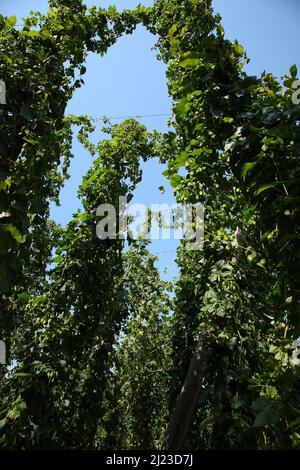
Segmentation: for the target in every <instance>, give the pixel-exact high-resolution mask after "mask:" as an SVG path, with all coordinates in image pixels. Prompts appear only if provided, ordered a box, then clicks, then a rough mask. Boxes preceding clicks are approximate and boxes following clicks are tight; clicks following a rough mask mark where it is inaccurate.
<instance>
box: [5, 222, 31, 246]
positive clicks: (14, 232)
mask: <svg viewBox="0 0 300 470" xmlns="http://www.w3.org/2000/svg"><path fill="white" fill-rule="evenodd" d="M4 230H6V231H7V232H9V233H10V234H11V236H12V237H13V238H14V239H15V240H16V241H17V242H18V243H24V241H25V239H26V237H25V236H24V235H22V234H21V232H20V231H19V230H18V229H17V227H15V226H14V225H12V224H8V225H6V226H5V227H4Z"/></svg>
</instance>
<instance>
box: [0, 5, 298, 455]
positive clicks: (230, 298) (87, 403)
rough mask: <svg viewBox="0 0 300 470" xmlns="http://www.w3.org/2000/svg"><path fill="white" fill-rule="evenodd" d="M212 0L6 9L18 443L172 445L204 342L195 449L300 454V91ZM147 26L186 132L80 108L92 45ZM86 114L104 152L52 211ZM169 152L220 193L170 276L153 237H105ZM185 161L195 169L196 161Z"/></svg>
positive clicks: (5, 295) (6, 384)
mask: <svg viewBox="0 0 300 470" xmlns="http://www.w3.org/2000/svg"><path fill="white" fill-rule="evenodd" d="M220 20H221V19H220V17H219V16H218V15H214V13H213V11H212V7H211V2H210V1H203V0H184V1H178V0H156V2H154V6H153V7H152V8H145V7H143V6H139V7H137V9H136V10H134V11H127V10H125V11H123V12H122V13H119V12H118V10H117V9H116V8H115V7H110V8H108V10H105V9H103V8H96V7H91V8H90V9H89V10H87V8H86V7H85V6H84V5H83V4H82V2H81V1H80V0H51V1H50V10H49V12H48V14H47V15H41V14H39V13H32V14H31V16H30V17H29V18H27V19H25V24H24V26H23V28H22V29H21V30H20V31H18V30H16V29H15V25H16V18H15V17H13V16H12V17H9V18H4V17H3V16H1V17H0V49H1V62H0V80H3V81H4V82H5V83H6V85H7V105H1V107H0V155H1V160H0V194H1V199H0V232H1V239H0V291H1V299H0V336H1V339H3V340H5V342H6V345H7V355H8V363H9V364H12V370H10V371H9V372H7V370H6V369H5V367H3V366H1V369H0V374H1V375H0V379H1V380H0V390H1V396H2V397H3V398H2V401H1V404H0V430H1V435H0V445H1V447H2V448H6V449H12V448H13V449H32V448H72V449H73V448H83V449H89V448H91V449H94V448H111V449H114V448H130V449H135V448H138V449H142V448H160V446H161V445H162V442H163V439H164V435H165V432H166V428H167V423H168V421H169V418H170V415H171V413H172V410H173V408H174V405H175V403H176V400H177V398H178V395H179V393H180V390H181V387H182V384H183V383H184V378H185V376H186V373H187V370H188V368H189V363H190V361H191V357H192V356H193V351H194V349H195V345H196V344H197V342H198V340H199V338H200V337H204V338H205V345H204V347H205V348H206V350H207V351H209V354H208V355H206V356H205V359H204V361H203V363H202V364H201V367H202V373H203V383H202V388H201V390H202V391H201V394H200V396H199V399H198V401H197V406H196V409H195V413H194V417H193V423H192V426H191V429H190V430H189V433H188V435H187V438H186V442H185V446H186V448H189V449H198V448H199V449H200V448H201V449H204V448H256V449H257V448H259V449H261V448H270V449H274V448H299V446H300V437H299V436H300V427H299V426H300V419H299V413H300V396H299V392H298V390H299V382H300V376H299V365H298V358H297V357H296V356H295V353H294V352H293V350H292V342H293V341H294V340H295V339H297V337H298V336H299V328H300V326H299V325H300V323H299V318H300V315H299V305H300V299H299V293H300V286H299V276H298V273H297V267H298V259H299V252H300V250H299V236H298V233H299V213H298V212H299V188H298V186H299V185H298V179H299V171H300V170H299V168H300V167H299V148H300V147H299V113H300V108H299V106H297V105H295V104H293V103H292V100H291V95H292V93H293V87H292V85H293V81H294V80H295V78H296V76H297V67H296V66H292V67H291V69H290V72H289V74H287V75H286V77H285V81H284V84H283V85H281V83H280V82H279V81H278V80H277V79H275V78H274V77H273V76H272V75H271V74H267V73H264V74H263V75H262V76H261V77H252V76H248V75H247V74H246V73H245V72H244V71H243V66H244V64H245V63H247V61H248V58H247V57H246V55H245V53H244V50H243V48H242V46H241V45H240V44H238V43H237V42H236V41H235V42H230V41H229V40H226V39H225V38H224V30H223V28H222V25H221V22H220ZM138 24H143V25H144V26H146V27H147V28H148V29H149V31H151V32H152V33H153V34H156V35H157V36H158V42H157V50H158V58H159V59H161V60H163V61H164V62H165V63H166V64H167V78H168V87H169V93H170V96H171V97H172V99H173V103H174V105H173V114H174V119H173V130H172V131H170V132H169V133H167V134H165V135H163V136H161V135H160V134H159V133H158V132H153V133H149V132H148V131H147V130H146V128H145V127H144V126H142V125H141V124H139V123H138V122H136V121H135V120H127V121H125V122H124V123H122V124H120V125H118V126H114V125H111V124H110V123H109V122H108V123H107V125H106V128H105V129H104V130H105V132H106V133H107V134H109V138H108V139H105V140H103V141H101V142H100V143H99V144H98V145H95V144H93V143H91V142H90V140H89V133H90V132H92V131H93V130H94V129H95V123H94V121H93V120H92V119H89V118H88V117H87V116H80V117H78V116H65V109H66V105H67V103H68V101H69V100H70V99H71V97H72V95H73V93H74V91H75V90H76V89H77V88H78V87H80V86H81V85H82V84H83V83H84V82H83V76H84V74H85V71H86V68H85V65H84V63H85V59H86V57H87V54H88V53H89V52H96V53H98V54H100V55H103V54H105V53H106V52H107V50H108V48H109V46H111V45H112V44H114V43H115V41H116V40H117V38H118V37H119V36H121V35H122V34H124V33H125V34H131V33H132V32H133V31H134V29H135V27H136V26H137V25H138ZM74 126H79V133H78V139H79V141H80V142H81V143H82V144H83V145H84V146H85V148H86V149H88V150H89V151H90V153H91V154H92V155H93V157H94V163H93V166H92V168H91V169H90V170H89V171H88V173H87V175H86V176H85V177H84V179H83V182H82V185H81V187H80V188H79V197H80V198H81V201H82V204H83V208H84V210H83V212H81V211H78V212H77V213H76V214H74V216H73V218H72V220H71V221H70V222H69V224H68V226H67V227H66V228H62V227H59V226H57V225H56V224H55V223H54V222H53V221H51V220H49V203H50V201H53V200H54V201H57V202H58V198H59V192H60V190H61V188H62V187H63V184H64V180H65V179H66V178H67V177H68V166H69V162H70V159H71V157H72V153H71V147H72V140H73V133H74ZM153 156H159V157H160V159H161V161H162V162H165V163H167V164H168V169H167V171H166V172H165V175H166V176H167V177H168V178H169V180H170V185H171V186H172V187H173V188H174V192H175V194H176V197H177V200H178V202H183V203H203V204H204V206H205V213H206V216H205V219H206V221H205V240H204V244H203V249H202V250H201V251H189V250H188V249H187V246H186V245H185V243H184V242H183V243H182V244H181V246H180V248H179V250H178V256H177V263H178V266H179V269H180V275H179V278H178V281H177V282H176V285H175V297H174V299H172V300H171V297H170V292H171V290H172V286H170V285H169V283H166V282H164V281H162V280H161V279H160V278H159V273H158V271H157V269H156V267H155V257H153V256H152V255H150V253H149V251H148V250H147V245H145V244H144V243H142V242H135V243H131V246H129V247H128V246H127V243H126V241H125V240H123V239H122V237H120V236H119V235H120V234H119V232H118V230H119V228H118V227H117V233H118V236H117V239H116V240H109V239H107V240H101V241H100V240H99V239H98V238H97V237H96V224H97V214H96V210H97V207H98V206H99V205H100V204H101V203H106V204H112V205H114V206H115V207H118V203H119V197H120V196H124V195H126V196H127V198H128V200H131V198H132V196H133V192H134V190H135V188H136V187H137V185H138V184H139V182H140V181H141V179H142V172H141V168H140V161H141V159H142V160H144V161H147V160H148V159H149V158H151V157H153ZM183 170H184V171H183Z"/></svg>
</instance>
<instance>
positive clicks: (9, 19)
mask: <svg viewBox="0 0 300 470" xmlns="http://www.w3.org/2000/svg"><path fill="white" fill-rule="evenodd" d="M6 24H7V25H8V26H16V24H17V17H16V16H15V15H14V16H8V17H7V18H6Z"/></svg>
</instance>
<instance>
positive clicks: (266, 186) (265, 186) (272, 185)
mask: <svg viewBox="0 0 300 470" xmlns="http://www.w3.org/2000/svg"><path fill="white" fill-rule="evenodd" d="M278 184H281V182H280V181H274V183H270V184H264V185H263V186H260V187H259V188H258V189H257V191H255V194H256V196H259V194H261V193H263V192H264V191H267V189H272V188H275V186H278Z"/></svg>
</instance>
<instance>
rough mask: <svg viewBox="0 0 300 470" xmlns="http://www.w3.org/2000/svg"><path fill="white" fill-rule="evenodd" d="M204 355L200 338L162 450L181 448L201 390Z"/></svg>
mask: <svg viewBox="0 0 300 470" xmlns="http://www.w3.org/2000/svg"><path fill="white" fill-rule="evenodd" d="M204 357H206V354H205V351H204V350H203V344H202V339H200V340H199V342H198V344H197V346H196V349H195V353H194V356H193V358H192V360H191V363H190V366H189V369H188V372H187V375H186V378H185V382H184V385H183V387H182V389H181V392H180V395H179V397H178V400H177V403H176V406H175V409H174V411H173V414H172V416H171V418H170V422H169V426H168V429H167V435H166V438H165V441H164V443H163V449H164V450H180V449H182V448H183V445H184V441H185V437H186V434H187V432H188V430H189V429H190V426H191V422H192V419H193V414H194V410H195V406H196V404H197V401H198V397H199V394H200V390H201V385H202V379H203V377H202V374H201V366H202V363H203V359H204Z"/></svg>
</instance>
